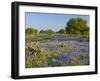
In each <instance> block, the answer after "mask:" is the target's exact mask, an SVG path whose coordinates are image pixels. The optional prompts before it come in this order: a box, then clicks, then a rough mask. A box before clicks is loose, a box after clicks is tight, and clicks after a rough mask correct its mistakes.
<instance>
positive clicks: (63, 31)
mask: <svg viewBox="0 0 100 81" xmlns="http://www.w3.org/2000/svg"><path fill="white" fill-rule="evenodd" d="M57 33H60V34H65V33H66V31H65V29H60V30H59V31H58V32H57Z"/></svg>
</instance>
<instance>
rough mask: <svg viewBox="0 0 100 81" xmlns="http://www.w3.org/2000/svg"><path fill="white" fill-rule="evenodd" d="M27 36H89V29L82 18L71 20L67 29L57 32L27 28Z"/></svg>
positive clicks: (67, 24)
mask: <svg viewBox="0 0 100 81" xmlns="http://www.w3.org/2000/svg"><path fill="white" fill-rule="evenodd" d="M25 33H26V34H38V33H43V34H54V33H59V34H78V35H81V34H82V35H89V27H88V25H87V22H86V21H85V20H83V19H82V18H71V19H70V20H69V21H68V22H67V23H66V27H65V29H60V30H59V31H57V32H54V31H53V30H52V29H49V30H40V31H38V30H36V29H34V28H27V29H26V30H25Z"/></svg>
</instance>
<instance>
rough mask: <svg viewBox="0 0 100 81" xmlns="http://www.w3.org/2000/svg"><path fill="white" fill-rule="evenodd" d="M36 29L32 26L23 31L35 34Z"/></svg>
mask: <svg viewBox="0 0 100 81" xmlns="http://www.w3.org/2000/svg"><path fill="white" fill-rule="evenodd" d="M37 32H38V31H37V30H36V29H33V28H27V29H26V30H25V33H26V34H37Z"/></svg>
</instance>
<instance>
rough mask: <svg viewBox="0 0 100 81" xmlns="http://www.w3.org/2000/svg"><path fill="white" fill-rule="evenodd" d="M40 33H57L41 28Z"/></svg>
mask: <svg viewBox="0 0 100 81" xmlns="http://www.w3.org/2000/svg"><path fill="white" fill-rule="evenodd" d="M40 33H44V34H53V33H55V32H54V31H53V30H50V29H49V30H41V31H40Z"/></svg>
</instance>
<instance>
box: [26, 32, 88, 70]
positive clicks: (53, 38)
mask: <svg viewBox="0 0 100 81" xmlns="http://www.w3.org/2000/svg"><path fill="white" fill-rule="evenodd" d="M81 65H89V37H88V36H86V35H68V34H36V35H26V37H25V68H37V67H58V66H81Z"/></svg>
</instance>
